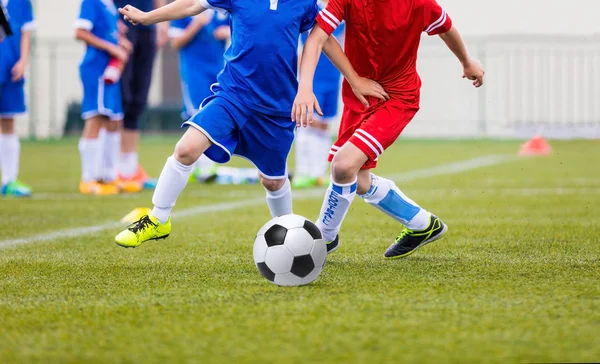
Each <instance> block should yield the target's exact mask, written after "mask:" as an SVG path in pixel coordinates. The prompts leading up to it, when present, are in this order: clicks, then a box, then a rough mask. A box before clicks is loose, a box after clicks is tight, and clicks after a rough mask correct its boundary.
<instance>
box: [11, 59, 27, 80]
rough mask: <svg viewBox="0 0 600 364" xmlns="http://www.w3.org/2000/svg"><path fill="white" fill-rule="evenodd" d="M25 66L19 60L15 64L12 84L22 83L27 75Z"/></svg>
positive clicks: (12, 71) (12, 72)
mask: <svg viewBox="0 0 600 364" xmlns="http://www.w3.org/2000/svg"><path fill="white" fill-rule="evenodd" d="M25 65H26V64H25V62H24V61H23V60H19V61H18V62H17V63H15V65H14V66H13V68H12V70H11V74H12V82H17V81H20V80H21V79H22V78H23V75H25Z"/></svg>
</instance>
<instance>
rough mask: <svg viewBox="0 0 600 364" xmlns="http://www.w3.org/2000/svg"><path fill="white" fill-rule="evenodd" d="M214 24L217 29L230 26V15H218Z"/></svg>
mask: <svg viewBox="0 0 600 364" xmlns="http://www.w3.org/2000/svg"><path fill="white" fill-rule="evenodd" d="M212 23H213V26H214V27H215V29H216V28H218V27H220V26H222V25H229V15H227V14H221V13H217V14H215V16H214V18H213V20H212Z"/></svg>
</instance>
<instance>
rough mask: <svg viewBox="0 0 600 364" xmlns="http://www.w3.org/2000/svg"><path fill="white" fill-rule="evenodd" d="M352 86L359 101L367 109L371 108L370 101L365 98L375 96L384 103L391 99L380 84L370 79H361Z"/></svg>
mask: <svg viewBox="0 0 600 364" xmlns="http://www.w3.org/2000/svg"><path fill="white" fill-rule="evenodd" d="M350 86H351V87H352V91H353V92H354V94H355V95H356V97H357V98H358V100H359V101H360V102H361V103H362V104H363V105H364V106H365V107H367V108H368V107H369V101H368V100H367V98H366V97H365V96H373V97H376V98H378V99H380V100H383V101H385V100H389V99H390V96H389V95H388V94H387V92H385V90H384V89H383V87H381V85H380V84H378V83H377V82H375V81H373V80H371V79H368V78H364V77H359V78H358V79H357V80H356V81H355V82H354V83H351V84H350Z"/></svg>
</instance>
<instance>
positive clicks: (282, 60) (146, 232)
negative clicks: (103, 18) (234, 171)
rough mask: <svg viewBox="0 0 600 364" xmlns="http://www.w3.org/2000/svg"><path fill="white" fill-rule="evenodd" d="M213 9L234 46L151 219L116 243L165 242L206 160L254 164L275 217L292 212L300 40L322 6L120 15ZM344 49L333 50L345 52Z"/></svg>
mask: <svg viewBox="0 0 600 364" xmlns="http://www.w3.org/2000/svg"><path fill="white" fill-rule="evenodd" d="M207 9H213V10H218V11H226V12H228V13H229V14H230V16H231V32H232V43H231V46H230V47H229V48H228V50H227V52H226V53H225V60H226V65H225V68H224V70H223V72H221V73H220V74H219V76H218V82H219V83H218V84H217V85H215V86H214V87H212V91H213V94H212V95H211V96H209V97H208V98H207V99H206V100H204V102H203V103H202V106H201V109H200V111H199V112H198V113H197V114H195V115H194V116H193V117H192V118H191V119H190V120H189V121H187V122H186V123H185V125H186V126H190V127H189V128H188V129H187V130H186V132H185V134H184V135H183V137H182V138H181V140H180V141H179V142H178V143H177V145H176V147H175V152H174V154H173V156H171V157H169V158H168V159H167V163H166V164H165V167H164V168H163V171H162V173H161V175H160V178H159V181H158V185H157V187H156V190H155V192H154V196H153V199H152V202H153V204H154V208H153V210H152V213H151V214H150V216H144V217H142V218H141V219H140V220H139V221H137V222H136V223H133V224H132V225H130V226H129V227H128V228H127V229H126V230H124V231H122V232H121V233H120V234H118V235H117V237H116V238H115V240H116V243H117V244H119V245H121V246H124V247H135V246H138V245H140V244H141V243H143V242H145V241H148V240H155V239H162V238H166V237H167V236H168V235H169V234H170V232H171V218H170V215H171V210H172V208H173V206H174V205H175V202H176V200H177V197H178V196H179V194H180V193H181V192H182V191H183V189H184V188H185V186H186V184H187V181H188V178H189V176H190V174H191V172H192V169H193V165H194V163H195V162H196V161H197V160H198V158H199V157H200V156H201V155H202V154H206V155H207V156H208V157H209V158H210V159H212V160H214V161H217V162H220V163H225V162H227V161H229V159H230V158H231V155H233V154H236V155H240V156H242V157H244V158H247V159H249V160H250V161H251V162H253V163H254V164H255V165H256V167H257V168H258V170H259V171H260V174H261V182H262V184H263V186H264V187H265V190H266V194H267V196H266V199H267V205H268V206H269V210H270V212H271V215H272V216H281V215H285V214H290V213H292V192H291V186H290V182H289V180H288V179H287V164H286V160H287V156H288V153H289V151H290V148H291V145H292V142H293V140H294V129H295V128H296V124H295V123H292V121H291V116H290V110H291V108H292V104H293V101H294V97H295V93H296V90H297V88H298V81H297V67H298V54H297V51H298V40H299V36H300V34H301V33H303V32H305V31H308V30H309V29H311V28H312V27H313V25H314V22H315V17H316V15H317V12H318V7H317V5H316V2H315V0H294V1H281V2H278V1H277V0H200V1H198V0H176V1H174V2H172V3H171V4H169V5H166V6H164V7H162V8H159V9H156V10H154V11H152V12H143V11H140V10H139V9H136V8H134V7H132V6H129V5H128V6H126V7H124V8H123V9H119V11H120V12H121V14H123V15H124V18H125V20H128V21H131V22H132V23H141V24H145V25H146V24H153V23H157V22H162V21H169V20H175V19H180V18H184V17H188V16H194V15H197V14H200V13H202V12H203V11H205V10H207ZM332 43H336V45H337V48H335V46H332V47H331V48H329V46H328V47H326V49H325V52H327V51H328V49H334V51H336V52H340V53H342V52H343V51H342V50H341V47H340V46H339V44H337V42H327V44H328V45H330V44H332Z"/></svg>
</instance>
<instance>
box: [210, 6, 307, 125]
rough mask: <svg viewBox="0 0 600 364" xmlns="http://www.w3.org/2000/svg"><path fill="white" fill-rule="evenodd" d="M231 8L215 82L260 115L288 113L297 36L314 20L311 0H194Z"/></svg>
mask: <svg viewBox="0 0 600 364" xmlns="http://www.w3.org/2000/svg"><path fill="white" fill-rule="evenodd" d="M200 3H201V4H202V5H203V6H204V7H206V8H210V9H214V10H220V9H222V10H225V11H227V12H229V13H230V14H231V34H232V36H231V42H232V43H231V46H230V47H229V49H228V50H227V51H226V52H225V61H226V65H225V68H224V70H223V72H221V74H219V77H218V81H219V86H220V88H221V90H222V92H224V93H225V94H226V95H228V96H229V97H230V98H233V99H234V100H236V101H237V102H239V103H241V104H243V105H245V106H247V107H249V108H251V109H253V110H255V111H258V112H260V113H264V114H266V115H273V116H289V115H290V110H291V109H292V104H293V101H294V98H295V97H296V91H297V89H298V81H297V78H296V76H297V68H298V38H299V35H300V34H301V33H303V32H305V31H308V30H309V29H311V28H312V27H313V25H314V23H315V17H316V14H317V12H318V7H317V4H316V1H315V0H279V1H278V0H200Z"/></svg>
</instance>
